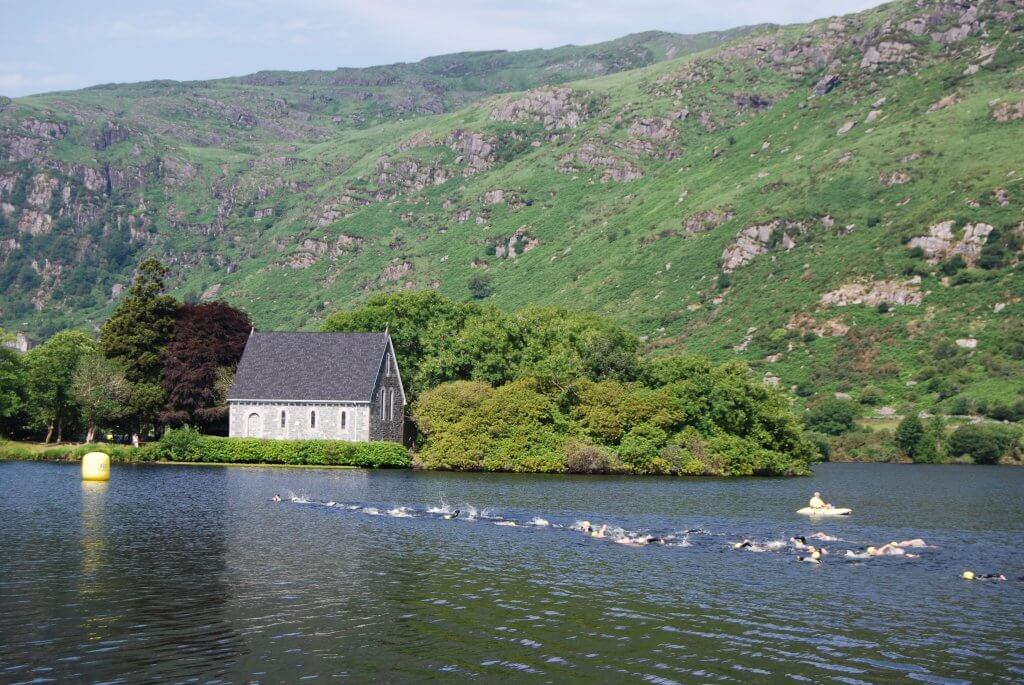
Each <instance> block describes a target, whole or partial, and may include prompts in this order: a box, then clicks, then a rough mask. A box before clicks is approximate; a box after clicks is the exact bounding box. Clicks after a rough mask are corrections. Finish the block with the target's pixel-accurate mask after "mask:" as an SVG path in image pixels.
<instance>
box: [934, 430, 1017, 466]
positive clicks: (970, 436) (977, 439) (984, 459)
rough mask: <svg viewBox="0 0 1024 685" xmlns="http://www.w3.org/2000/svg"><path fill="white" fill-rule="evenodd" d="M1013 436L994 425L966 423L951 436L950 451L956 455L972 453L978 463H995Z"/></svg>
mask: <svg viewBox="0 0 1024 685" xmlns="http://www.w3.org/2000/svg"><path fill="white" fill-rule="evenodd" d="M1011 441H1012V437H1011V436H1010V435H1009V434H1008V433H1005V432H1003V431H999V430H997V429H996V428H995V427H992V426H985V425H982V424H973V423H971V424H966V425H963V426H960V427H959V428H957V429H956V430H955V431H953V435H951V436H950V438H949V452H950V454H952V455H953V456H955V457H961V456H967V455H970V457H971V458H972V459H974V461H975V463H978V464H995V463H996V462H998V461H999V457H1001V456H1003V453H1004V452H1005V451H1006V449H1007V447H1009V445H1010V442H1011Z"/></svg>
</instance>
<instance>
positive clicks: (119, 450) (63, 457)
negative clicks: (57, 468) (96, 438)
mask: <svg viewBox="0 0 1024 685" xmlns="http://www.w3.org/2000/svg"><path fill="white" fill-rule="evenodd" d="M89 452H103V453H104V454H109V455H110V459H111V460H112V461H115V462H124V463H132V462H138V461H143V460H145V455H144V454H143V453H142V451H141V450H138V449H136V448H134V447H130V446H128V445H112V444H109V443H99V444H85V445H54V446H53V447H43V448H42V449H32V448H31V447H29V446H28V445H25V444H21V443H17V442H4V441H0V459H7V460H12V461H78V460H80V459H81V458H82V457H83V456H85V455H86V454H88V453H89Z"/></svg>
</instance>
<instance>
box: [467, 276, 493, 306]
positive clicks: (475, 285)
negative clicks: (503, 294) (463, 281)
mask: <svg viewBox="0 0 1024 685" xmlns="http://www.w3.org/2000/svg"><path fill="white" fill-rule="evenodd" d="M492 281H493V279H492V277H491V275H490V274H473V275H472V276H470V277H469V284H468V285H469V293H470V295H472V296H473V299H474V300H483V299H486V298H488V297H490V296H491V295H493V294H494V286H493V285H492Z"/></svg>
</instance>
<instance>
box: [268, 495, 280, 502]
mask: <svg viewBox="0 0 1024 685" xmlns="http://www.w3.org/2000/svg"><path fill="white" fill-rule="evenodd" d="M270 501H271V502H280V501H281V495H274V496H273V497H271V498H270Z"/></svg>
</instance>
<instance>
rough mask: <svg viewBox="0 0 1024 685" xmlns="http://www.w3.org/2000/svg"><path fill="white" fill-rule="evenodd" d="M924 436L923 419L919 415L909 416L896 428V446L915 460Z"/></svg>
mask: <svg viewBox="0 0 1024 685" xmlns="http://www.w3.org/2000/svg"><path fill="white" fill-rule="evenodd" d="M923 435H924V424H923V423H922V422H921V419H919V418H918V417H917V414H908V415H907V416H906V417H905V418H904V419H903V420H902V421H900V424H899V426H897V427H896V446H897V447H899V448H900V451H901V452H903V454H905V455H907V456H908V457H911V458H913V456H914V454H915V453H916V452H917V448H918V445H919V443H920V442H921V437H922V436H923Z"/></svg>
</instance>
